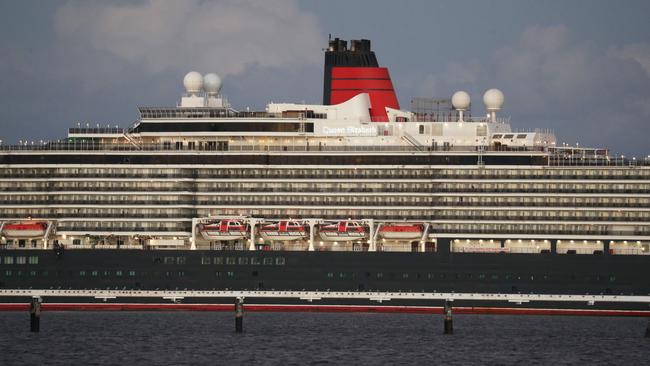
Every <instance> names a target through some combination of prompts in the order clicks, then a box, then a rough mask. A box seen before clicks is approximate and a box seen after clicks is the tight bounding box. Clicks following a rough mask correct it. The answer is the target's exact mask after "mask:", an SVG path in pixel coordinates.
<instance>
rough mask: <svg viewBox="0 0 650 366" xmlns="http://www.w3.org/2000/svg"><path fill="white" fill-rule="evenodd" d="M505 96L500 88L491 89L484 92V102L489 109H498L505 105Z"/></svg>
mask: <svg viewBox="0 0 650 366" xmlns="http://www.w3.org/2000/svg"><path fill="white" fill-rule="evenodd" d="M503 101H504V96H503V93H502V92H501V90H499V89H490V90H488V91H486V92H485V94H483V103H485V108H486V109H487V110H488V111H498V110H499V109H501V107H502V106H503Z"/></svg>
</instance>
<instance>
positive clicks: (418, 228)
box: [379, 223, 424, 239]
mask: <svg viewBox="0 0 650 366" xmlns="http://www.w3.org/2000/svg"><path fill="white" fill-rule="evenodd" d="M422 234H424V226H423V225H422V224H410V223H396V224H384V225H383V226H382V227H380V228H379V235H381V237H382V238H385V239H420V238H422Z"/></svg>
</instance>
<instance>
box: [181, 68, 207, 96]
mask: <svg viewBox="0 0 650 366" xmlns="http://www.w3.org/2000/svg"><path fill="white" fill-rule="evenodd" d="M183 85H184V86H185V90H186V91H187V92H188V93H198V92H200V91H201V90H202V89H203V76H201V74H200V73H198V72H196V71H190V72H188V73H187V74H186V75H185V77H184V78H183Z"/></svg>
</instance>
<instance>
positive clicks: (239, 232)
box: [199, 220, 249, 241]
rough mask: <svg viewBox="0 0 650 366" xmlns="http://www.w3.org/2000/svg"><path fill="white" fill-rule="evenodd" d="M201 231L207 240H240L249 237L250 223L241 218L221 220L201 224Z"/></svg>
mask: <svg viewBox="0 0 650 366" xmlns="http://www.w3.org/2000/svg"><path fill="white" fill-rule="evenodd" d="M199 232H200V233H201V236H203V239H205V240H223V241H231V240H239V239H246V238H247V237H248V232H249V229H248V225H247V224H244V223H242V222H241V221H239V220H221V221H219V222H218V223H215V224H205V225H200V226H199Z"/></svg>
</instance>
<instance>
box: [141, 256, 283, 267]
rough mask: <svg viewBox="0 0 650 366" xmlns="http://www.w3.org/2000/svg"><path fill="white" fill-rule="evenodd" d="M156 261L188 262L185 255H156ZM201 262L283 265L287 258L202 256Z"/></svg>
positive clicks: (164, 262)
mask: <svg viewBox="0 0 650 366" xmlns="http://www.w3.org/2000/svg"><path fill="white" fill-rule="evenodd" d="M154 263H162V264H187V258H186V257H184V256H181V257H171V256H167V257H156V258H154ZM201 264H206V265H207V264H216V265H220V264H227V265H235V264H240V265H247V264H251V265H266V266H269V265H273V264H275V265H278V266H283V265H285V264H286V259H285V258H284V257H266V258H260V257H250V258H249V257H201Z"/></svg>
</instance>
